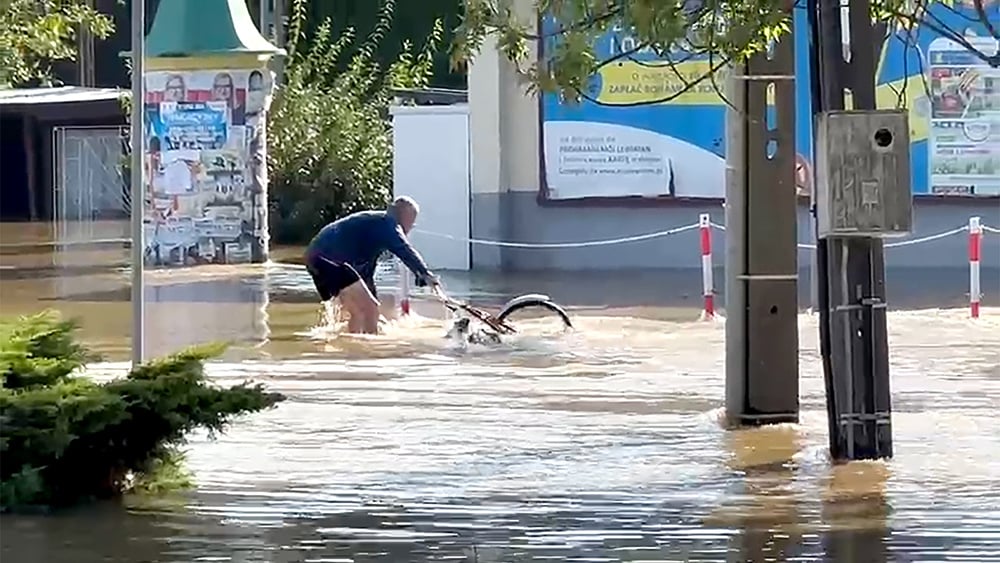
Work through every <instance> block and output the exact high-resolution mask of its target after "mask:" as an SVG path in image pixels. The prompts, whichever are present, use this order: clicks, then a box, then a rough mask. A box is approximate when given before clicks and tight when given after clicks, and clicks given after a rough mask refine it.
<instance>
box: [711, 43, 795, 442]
mask: <svg viewBox="0 0 1000 563" xmlns="http://www.w3.org/2000/svg"><path fill="white" fill-rule="evenodd" d="M793 45H794V41H792V38H791V37H789V38H786V39H785V40H783V41H781V42H780V43H778V44H776V45H775V47H774V50H773V52H772V58H770V59H769V58H768V55H767V54H766V53H761V54H759V55H755V56H753V57H751V58H749V59H748V60H746V61H744V65H743V67H742V69H741V70H742V72H740V71H739V70H737V72H735V73H734V75H733V80H734V81H738V82H739V83H734V84H732V85H731V87H730V88H731V91H732V92H733V94H732V96H731V97H733V98H736V99H731V100H730V102H731V103H733V104H734V106H735V108H732V109H731V110H730V113H729V115H728V118H727V139H726V141H727V143H728V144H727V147H726V155H727V172H728V178H727V185H726V249H727V250H726V414H727V418H728V422H729V425H730V426H745V425H760V424H771V423H781V422H797V421H798V413H799V381H798V358H799V339H798V248H797V237H798V233H797V231H798V217H797V215H798V204H797V201H796V197H795V165H794V163H795V82H794V51H793ZM769 93H771V94H773V99H772V100H770V102H771V103H770V104H769V103H768V102H769V99H768V98H769ZM769 111H770V112H773V116H774V118H775V119H774V120H773V121H774V123H775V124H774V126H773V128H772V127H771V126H769V125H768V122H769V121H770V120H769V119H767V116H768V112H769Z"/></svg>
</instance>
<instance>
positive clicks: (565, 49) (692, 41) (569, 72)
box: [452, 0, 1000, 103]
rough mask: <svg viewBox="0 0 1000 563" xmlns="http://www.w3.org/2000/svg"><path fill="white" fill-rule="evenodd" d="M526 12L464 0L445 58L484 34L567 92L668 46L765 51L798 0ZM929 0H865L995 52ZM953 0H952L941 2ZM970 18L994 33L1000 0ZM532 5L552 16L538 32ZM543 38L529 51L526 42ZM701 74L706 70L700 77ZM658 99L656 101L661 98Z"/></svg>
mask: <svg viewBox="0 0 1000 563" xmlns="http://www.w3.org/2000/svg"><path fill="white" fill-rule="evenodd" d="M533 2H534V14H535V15H532V16H531V17H526V16H525V14H524V13H521V12H518V11H517V10H515V8H514V6H515V5H516V4H523V3H524V2H523V1H521V0H464V5H465V14H464V19H463V21H462V24H461V25H460V27H459V29H458V30H457V33H456V39H455V41H454V43H453V46H452V60H453V63H455V64H463V63H465V62H466V61H468V60H469V59H470V58H471V57H473V56H474V55H475V54H476V53H477V52H479V50H480V49H481V48H482V47H483V45H484V41H485V39H486V37H487V36H489V35H493V36H495V37H496V41H497V47H498V49H499V50H500V51H501V52H502V53H503V54H504V55H505V56H506V57H507V58H509V59H510V60H511V61H514V62H515V63H517V64H518V68H519V70H521V72H522V73H523V75H524V76H525V78H526V80H527V81H528V83H529V84H530V85H531V86H532V87H534V88H538V89H540V90H544V91H559V92H561V93H562V94H563V95H564V96H566V97H567V98H570V99H578V98H580V97H581V95H583V94H584V93H585V92H586V89H587V85H588V81H589V79H590V77H591V76H593V75H594V74H595V73H596V72H597V71H598V70H600V68H601V67H603V66H605V65H608V64H611V63H613V62H616V61H618V60H622V59H628V58H632V57H633V56H635V55H636V54H637V53H640V52H647V53H648V52H652V53H654V54H655V55H657V56H658V58H661V59H664V60H666V59H667V58H668V57H667V56H668V54H671V53H673V54H675V55H676V54H677V53H682V54H683V56H684V57H692V56H699V55H702V56H704V55H709V56H711V57H714V58H715V59H716V60H717V61H719V64H720V65H721V64H725V63H726V62H728V61H734V60H741V59H744V58H746V57H748V56H751V55H753V54H755V53H760V52H762V51H765V50H766V49H767V48H768V46H769V45H770V44H771V43H772V42H773V41H779V40H781V38H782V37H783V36H784V35H786V34H787V33H788V32H789V31H790V30H791V26H792V13H793V11H792V10H793V8H794V7H796V6H799V7H805V6H806V0H751V1H744V0H533ZM930 3H931V0H872V2H871V14H872V21H873V24H875V25H885V26H889V27H892V28H899V27H904V28H915V27H918V26H925V27H927V28H929V29H930V30H932V31H934V32H936V33H939V34H941V35H942V36H944V37H948V38H950V39H953V40H954V41H956V42H957V43H959V44H962V45H964V46H966V48H968V49H969V50H970V51H973V52H975V53H976V54H978V55H979V56H980V58H982V59H983V60H985V61H987V62H988V63H989V64H991V65H993V66H1000V54H998V53H996V52H985V51H981V50H978V49H977V48H976V47H975V46H973V45H972V44H971V43H970V42H969V41H968V40H967V39H966V38H965V37H964V36H963V34H962V32H961V31H960V30H954V29H949V28H948V27H947V26H945V25H941V24H940V22H939V21H936V20H935V18H927V17H925V16H926V14H927V8H928V5H929V4H930ZM941 3H942V4H943V5H945V6H952V5H953V0H944V2H941ZM967 3H969V4H971V6H972V8H973V9H972V11H971V12H972V15H971V16H969V19H970V21H972V22H974V23H978V24H979V25H982V26H984V27H985V29H987V30H988V33H989V34H990V35H992V37H994V38H996V39H997V40H998V41H1000V3H998V2H995V1H994V0H968V2H967ZM537 14H545V15H548V16H551V18H552V19H553V20H554V21H555V22H556V23H555V24H554V25H553V26H552V27H551V28H542V30H541V31H539V26H538V17H537ZM612 31H614V32H615V33H617V34H620V35H622V36H628V37H629V38H630V41H629V43H628V45H629V47H628V48H627V49H622V50H620V51H619V52H617V53H614V54H613V55H610V56H603V57H602V56H600V55H599V54H598V50H597V49H595V44H596V41H597V40H598V39H599V38H601V37H603V36H605V35H606V34H608V33H609V32H612ZM537 41H544V43H545V50H544V52H543V53H542V55H541V56H539V57H537V60H536V59H535V58H534V57H533V56H532V51H531V47H532V43H534V42H537ZM707 78H709V77H708V76H707V75H706V76H704V77H702V79H707ZM662 101H664V100H658V101H657V102H658V103H659V102H662Z"/></svg>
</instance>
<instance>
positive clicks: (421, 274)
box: [386, 225, 434, 285]
mask: <svg viewBox="0 0 1000 563" xmlns="http://www.w3.org/2000/svg"><path fill="white" fill-rule="evenodd" d="M386 250H388V251H389V252H391V253H393V254H394V255H395V256H396V257H397V258H399V259H400V260H402V261H403V264H405V265H406V267H407V268H409V270H410V271H411V272H413V273H414V274H416V276H417V283H418V284H419V285H427V284H428V283H430V282H431V280H433V279H434V275H433V274H431V271H430V269H429V268H428V267H427V264H426V263H425V262H424V259H423V257H421V256H420V253H419V252H417V249H416V248H413V245H412V244H410V241H409V239H408V238H407V237H406V233H404V232H403V228H402V227H400V226H399V225H396V228H395V229H392V232H391V234H389V236H388V240H387V241H386Z"/></svg>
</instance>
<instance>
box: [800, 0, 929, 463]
mask: <svg viewBox="0 0 1000 563" xmlns="http://www.w3.org/2000/svg"><path fill="white" fill-rule="evenodd" d="M869 10H870V0H850V6H849V18H848V20H849V25H850V48H851V56H850V60H849V61H848V60H845V58H844V53H843V46H842V44H841V32H842V27H841V4H840V0H809V21H810V28H811V29H810V31H811V36H810V38H811V45H810V57H811V61H810V62H811V64H810V66H811V67H812V84H811V86H812V109H813V115H814V117H815V120H814V123H813V131H814V140H815V142H814V143H813V147H814V153H815V160H816V162H817V165H816V166H814V167H813V169H814V174H815V177H814V182H813V184H814V189H813V190H812V194H813V204H812V211H813V214H814V216H815V217H816V218H817V225H819V224H821V223H823V222H824V219H825V220H826V223H827V224H828V225H829V222H830V218H831V217H836V216H837V215H836V214H837V213H838V212H840V211H844V209H846V207H848V206H849V207H851V209H850V210H849V211H846V212H845V214H844V215H841V216H840V218H841V219H842V218H844V217H848V218H847V219H845V221H846V222H852V221H856V222H865V223H866V227H864V228H859V229H856V232H855V233H853V234H855V235H859V236H843V235H844V234H845V233H846V231H847V230H849V229H847V228H846V227H845V226H844V225H841V227H845V228H844V229H843V230H841V231H839V232H838V234H830V232H829V230H828V231H827V233H826V234H824V233H823V232H821V229H820V228H819V227H817V237H816V238H817V241H816V264H817V268H816V269H817V280H818V284H817V289H818V295H817V298H818V312H819V325H820V352H821V355H822V359H823V373H824V379H825V383H826V396H827V415H828V425H829V433H830V454H831V457H832V458H833V459H834V460H837V461H840V460H854V459H877V458H885V457H891V456H892V428H891V405H890V393H889V359H888V354H889V351H888V340H887V337H886V309H885V307H886V299H885V262H884V249H883V248H884V247H883V244H882V240H881V239H880V238H878V237H877V235H876V236H871V235H872V234H873V233H874V232H875V231H879V232H881V233H882V234H900V233H901V232H904V231H906V230H908V229H909V227H910V223H909V221H911V220H912V219H911V218H912V195H911V192H910V187H909V180H908V178H909V130H908V124H907V123H906V120H905V114H904V115H902V116H901V115H900V112H892V111H890V112H874V111H861V110H875V108H876V104H875V66H876V61H875V42H876V40H877V39H879V38H877V37H875V36H874V32H873V31H874V30H873V27H872V21H871V15H870V11H869ZM845 90H849V91H850V92H851V95H852V107H851V110H853V111H849V112H843V111H839V110H844V109H845V106H846V100H845ZM890 114H891V115H890ZM837 120H840V121H839V123H841V125H836V123H835V122H838V121H837ZM848 120H849V121H851V127H853V129H851V130H850V131H849V133H850V134H847V135H846V136H841V135H839V134H838V133H836V132H835V130H836V131H840V133H844V130H846V129H847V127H844V128H843V129H844V130H841V129H837V128H838V127H841V126H843V125H844V124H846V123H847V121H848ZM859 120H860V121H859ZM865 120H867V121H865ZM900 124H902V125H901V126H900ZM871 127H876V133H875V135H874V136H872V135H870V134H869V135H861V134H860V132H862V131H867V130H868V129H866V128H871ZM900 128H901V129H902V131H900V130H899V129H900ZM887 131H888V132H889V135H888V137H886V136H885V133H886V132H887ZM856 133H857V134H856ZM832 137H838V139H839V142H841V143H846V145H844V144H841V145H840V146H841V147H842V148H840V149H838V148H836V147H833V144H834V143H835V141H834V139H833V138H832ZM841 137H842V138H841ZM845 139H846V140H845ZM884 140H887V142H886V143H883V141H884ZM848 145H849V146H848ZM901 147H902V148H901ZM904 150H905V156H904V152H903V151H904ZM833 153H837V154H839V155H840V156H841V157H843V155H844V154H847V153H850V154H851V155H853V157H854V158H853V159H847V158H841V159H840V160H839V161H838V162H837V163H830V162H829V160H830V159H831V158H833V157H831V156H830V155H831V154H833ZM851 160H853V162H851ZM903 160H905V163H904V162H903ZM875 164H878V165H879V166H881V165H882V164H886V166H887V168H890V169H891V172H889V173H885V176H878V177H875V176H877V175H878V174H880V173H883V171H881V170H878V171H876V168H877V167H876V166H875ZM837 166H839V167H840V168H836V167H837ZM904 166H905V168H904ZM835 168H836V170H835V172H833V170H834V169H835ZM900 176H902V177H900ZM821 184H822V186H821ZM899 184H905V185H903V186H902V187H903V188H905V190H906V198H907V199H906V200H905V201H903V200H902V199H900V198H901V196H900V195H899V194H900V193H901V192H900V190H899V189H898V188H899ZM824 190H826V191H824ZM821 192H822V193H821ZM848 200H850V201H848ZM833 208H837V209H833ZM855 213H858V215H855ZM862 215H864V216H863V217H861V216H862ZM890 215H892V216H893V217H894V218H898V217H902V219H900V220H896V219H890V220H886V219H887V217H888V216H890ZM876 216H877V217H876ZM859 217H860V218H859ZM834 230H836V229H834Z"/></svg>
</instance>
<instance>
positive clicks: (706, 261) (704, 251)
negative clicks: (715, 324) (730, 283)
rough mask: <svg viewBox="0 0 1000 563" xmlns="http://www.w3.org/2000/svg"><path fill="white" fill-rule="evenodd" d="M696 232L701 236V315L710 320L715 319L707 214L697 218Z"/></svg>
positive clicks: (709, 223)
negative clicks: (702, 301) (703, 303)
mask: <svg viewBox="0 0 1000 563" xmlns="http://www.w3.org/2000/svg"><path fill="white" fill-rule="evenodd" d="M698 231H699V233H700V234H701V289H702V296H703V297H704V298H705V308H704V311H703V315H704V317H705V319H711V318H713V317H715V293H714V287H713V286H714V280H713V279H712V219H711V217H710V216H709V214H708V213H702V214H701V215H699V216H698Z"/></svg>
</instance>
